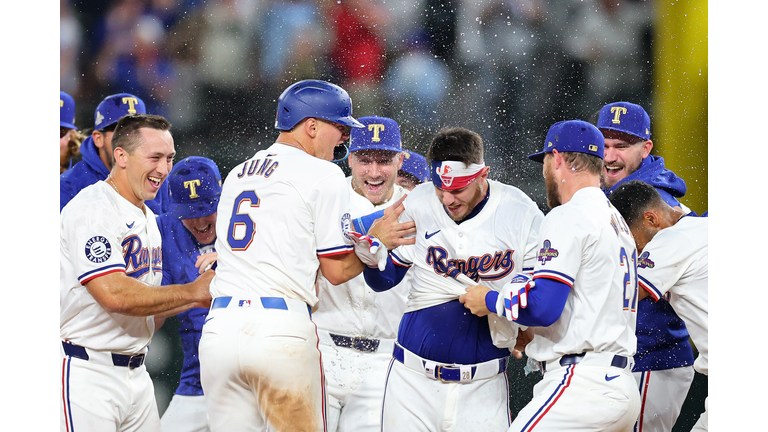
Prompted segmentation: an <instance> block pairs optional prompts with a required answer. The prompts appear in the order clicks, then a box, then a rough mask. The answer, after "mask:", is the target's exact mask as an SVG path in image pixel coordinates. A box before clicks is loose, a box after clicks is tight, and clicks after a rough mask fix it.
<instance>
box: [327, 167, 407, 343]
mask: <svg viewBox="0 0 768 432" xmlns="http://www.w3.org/2000/svg"><path fill="white" fill-rule="evenodd" d="M347 189H348V190H349V207H350V215H351V216H352V218H357V217H360V216H365V215H368V214H371V213H373V212H375V211H378V210H382V209H385V208H387V207H389V206H390V205H392V204H393V203H394V202H396V201H397V200H399V199H400V198H402V197H403V196H404V195H406V194H407V191H406V190H405V189H403V188H402V187H400V186H398V185H395V186H394V192H393V194H392V198H390V199H389V200H388V201H387V202H385V203H382V204H380V205H373V204H372V203H371V202H370V201H368V199H367V198H366V197H364V196H362V195H360V194H358V193H357V192H355V190H354V189H353V188H352V177H347ZM318 287H319V293H320V294H319V297H320V301H319V303H318V306H317V310H316V311H315V312H314V313H313V314H312V320H313V321H314V322H315V323H316V324H317V326H318V328H320V329H323V330H327V331H329V332H332V333H337V334H342V335H348V336H364V337H367V338H374V339H394V338H395V337H397V327H398V324H399V323H400V318H401V317H402V316H403V311H404V310H405V301H406V298H407V295H408V287H407V286H405V284H403V283H400V284H399V285H398V286H396V287H394V288H392V289H390V290H387V291H384V292H381V293H377V292H375V291H373V290H372V289H371V288H369V287H368V285H366V283H365V278H364V277H363V275H362V274H360V275H358V276H356V277H354V278H353V279H351V280H349V281H348V282H345V283H343V284H341V285H332V284H331V283H330V282H328V280H327V279H325V278H324V277H322V276H321V277H320V278H319V279H318ZM390 354H391V353H390Z"/></svg>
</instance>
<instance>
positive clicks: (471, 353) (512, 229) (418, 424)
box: [364, 128, 544, 432]
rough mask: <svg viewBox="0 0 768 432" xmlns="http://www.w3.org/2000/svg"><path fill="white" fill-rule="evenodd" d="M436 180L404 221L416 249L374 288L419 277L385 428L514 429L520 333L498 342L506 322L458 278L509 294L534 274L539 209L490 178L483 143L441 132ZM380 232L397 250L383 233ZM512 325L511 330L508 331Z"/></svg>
mask: <svg viewBox="0 0 768 432" xmlns="http://www.w3.org/2000/svg"><path fill="white" fill-rule="evenodd" d="M427 158H428V159H430V160H431V170H430V175H431V179H432V182H431V183H424V184H421V185H419V186H416V188H414V189H413V191H411V192H410V193H409V194H408V197H407V198H406V200H405V211H404V212H403V213H402V215H401V217H400V220H401V221H403V222H405V221H413V222H415V224H416V238H415V244H414V245H407V246H402V247H398V248H396V249H394V250H392V251H391V253H390V257H389V259H388V262H387V268H386V270H384V271H383V272H381V271H379V270H378V269H376V268H366V269H365V270H364V276H365V279H366V282H367V283H368V284H369V286H371V287H372V288H373V289H374V290H376V291H384V290H386V289H389V288H391V287H392V286H395V285H396V284H397V283H398V282H400V280H402V278H403V276H404V274H405V272H406V271H407V273H408V274H411V273H412V275H411V278H410V281H409V283H408V285H409V297H408V303H407V305H406V309H405V314H404V315H403V318H402V320H401V322H400V327H399V330H398V334H397V342H396V344H395V348H394V352H393V360H392V361H391V363H390V366H389V371H388V373H387V379H386V389H385V394H384V403H383V408H382V431H402V430H408V431H435V430H443V431H463V432H466V431H485V432H487V431H506V430H507V428H508V427H509V425H510V421H511V418H510V411H509V403H508V400H509V388H508V381H507V374H506V369H507V361H508V358H509V355H510V350H511V349H512V348H514V346H515V342H516V338H517V332H516V329H512V330H511V331H507V332H506V334H504V335H503V336H505V337H506V339H502V338H500V337H495V334H494V333H492V329H493V328H494V326H495V325H496V323H495V322H492V321H498V322H500V323H501V324H502V326H505V324H506V323H505V322H501V321H499V319H498V317H496V316H494V317H492V318H491V319H489V318H486V317H478V316H475V315H472V314H469V313H467V311H466V309H464V307H463V306H462V304H461V303H460V302H459V301H458V299H459V296H460V295H461V294H463V293H464V292H465V285H464V284H463V283H461V282H459V281H457V280H456V279H455V278H456V277H461V276H459V275H463V277H468V278H470V279H472V280H474V281H477V282H480V281H483V282H485V283H487V284H489V285H490V286H492V287H494V288H496V289H500V288H501V287H503V286H504V284H505V283H506V282H508V281H509V279H510V278H511V277H512V275H513V274H514V273H515V272H517V271H522V270H523V269H526V268H528V269H529V270H532V268H533V264H534V261H535V259H536V249H535V247H536V238H537V234H538V228H539V225H540V224H541V222H542V220H543V219H544V215H543V213H542V212H541V211H540V210H539V208H538V206H537V205H536V204H535V203H534V202H533V201H532V200H531V199H530V198H529V197H528V196H527V195H525V194H524V193H523V192H522V191H520V190H519V189H517V188H515V187H512V186H508V185H504V184H502V183H499V182H496V181H493V180H489V179H488V172H489V170H490V168H488V167H486V166H485V163H484V160H483V142H482V139H481V138H480V136H479V135H478V134H477V133H475V132H472V131H470V130H467V129H464V128H451V129H446V130H442V131H440V132H439V133H438V134H437V135H436V136H435V137H434V138H433V140H432V143H431V145H430V148H429V152H428V154H427ZM370 232H371V235H373V236H374V237H376V238H379V239H381V240H382V241H383V242H384V244H388V242H387V240H386V235H383V234H382V233H379V232H378V231H377V228H376V227H375V226H374V227H372V228H371V229H370ZM506 328H508V327H506Z"/></svg>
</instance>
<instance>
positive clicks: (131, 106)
mask: <svg viewBox="0 0 768 432" xmlns="http://www.w3.org/2000/svg"><path fill="white" fill-rule="evenodd" d="M146 112H147V110H146V108H145V106H144V101H142V100H141V99H139V98H138V97H136V96H134V95H132V94H128V93H118V94H114V95H111V96H107V97H106V98H104V100H103V101H101V103H99V105H98V106H97V107H96V112H95V114H94V127H93V132H92V133H91V135H90V136H89V137H88V138H86V139H85V141H83V143H82V145H81V146H80V154H81V155H82V156H83V160H81V161H80V162H78V163H76V164H75V165H74V166H73V167H72V168H71V169H69V170H67V171H66V172H65V173H63V174H62V175H61V176H60V190H59V193H60V200H59V210H62V209H63V208H64V206H65V205H67V203H68V202H69V201H70V200H71V199H72V198H73V197H74V196H75V195H77V193H78V192H80V191H81V190H82V189H83V188H85V187H86V186H88V185H92V184H94V183H96V182H97V181H99V180H105V179H106V178H107V176H108V175H109V172H110V171H111V170H112V167H113V164H114V160H113V157H112V148H113V145H112V137H113V134H114V130H115V126H116V125H117V121H118V120H119V119H120V117H122V116H124V115H129V114H146ZM160 188H161V189H160V192H159V193H158V194H157V195H156V197H155V198H153V199H151V200H148V201H147V203H146V204H147V206H148V207H149V208H150V209H152V211H153V212H154V213H155V214H161V213H163V211H164V208H163V205H164V202H165V200H166V197H167V195H168V185H167V184H161V186H160Z"/></svg>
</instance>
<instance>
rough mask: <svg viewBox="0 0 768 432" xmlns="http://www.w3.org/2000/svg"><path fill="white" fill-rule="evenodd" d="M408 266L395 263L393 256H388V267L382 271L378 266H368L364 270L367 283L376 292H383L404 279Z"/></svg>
mask: <svg viewBox="0 0 768 432" xmlns="http://www.w3.org/2000/svg"><path fill="white" fill-rule="evenodd" d="M407 272H408V267H403V266H398V265H395V263H394V261H392V256H391V255H390V256H389V257H387V267H386V268H385V269H384V271H380V270H379V269H378V268H376V267H366V268H365V270H363V277H364V278H365V283H366V284H368V286H369V287H371V289H372V290H374V291H376V292H383V291H386V290H388V289H391V288H392V287H394V286H396V285H397V284H399V283H400V281H402V280H403V278H404V277H405V274H406V273H407Z"/></svg>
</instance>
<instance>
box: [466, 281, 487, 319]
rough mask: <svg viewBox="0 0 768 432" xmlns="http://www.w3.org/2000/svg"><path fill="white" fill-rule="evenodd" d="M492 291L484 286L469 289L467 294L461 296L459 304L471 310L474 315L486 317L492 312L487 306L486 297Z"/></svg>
mask: <svg viewBox="0 0 768 432" xmlns="http://www.w3.org/2000/svg"><path fill="white" fill-rule="evenodd" d="M489 291H491V289H490V288H488V287H486V286H483V285H475V286H473V287H469V288H467V293H466V294H462V295H461V296H459V302H460V303H462V304H463V305H464V307H465V308H467V309H469V311H470V312H472V313H473V314H474V315H477V316H486V315H488V314H489V313H491V311H490V310H489V309H488V306H486V304H485V295H486V294H488V292H489Z"/></svg>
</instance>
